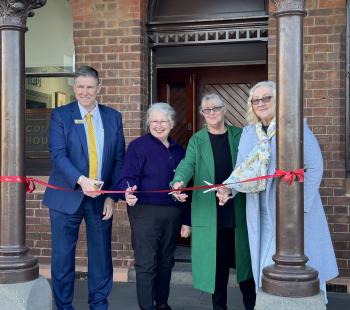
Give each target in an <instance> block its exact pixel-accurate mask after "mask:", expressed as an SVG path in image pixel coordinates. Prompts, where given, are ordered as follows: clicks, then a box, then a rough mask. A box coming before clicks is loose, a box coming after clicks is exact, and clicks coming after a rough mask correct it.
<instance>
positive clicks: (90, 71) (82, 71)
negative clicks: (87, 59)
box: [74, 66, 100, 84]
mask: <svg viewBox="0 0 350 310" xmlns="http://www.w3.org/2000/svg"><path fill="white" fill-rule="evenodd" d="M80 76H90V77H92V78H94V79H95V80H96V81H97V84H100V78H99V76H98V72H97V70H96V69H94V68H93V67H89V66H81V67H80V68H78V70H77V71H75V74H74V81H75V80H76V79H77V78H78V77H80Z"/></svg>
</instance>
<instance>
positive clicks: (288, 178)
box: [275, 169, 304, 186]
mask: <svg viewBox="0 0 350 310" xmlns="http://www.w3.org/2000/svg"><path fill="white" fill-rule="evenodd" d="M275 176H276V177H282V181H284V182H287V183H288V185H289V186H290V185H292V183H293V182H294V181H295V179H297V180H298V181H299V182H301V183H302V182H304V169H296V170H290V171H284V170H280V169H276V172H275Z"/></svg>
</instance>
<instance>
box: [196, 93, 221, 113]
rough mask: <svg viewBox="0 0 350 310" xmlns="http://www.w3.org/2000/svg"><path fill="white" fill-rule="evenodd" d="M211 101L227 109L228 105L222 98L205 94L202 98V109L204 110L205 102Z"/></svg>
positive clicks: (212, 94) (214, 94)
mask: <svg viewBox="0 0 350 310" xmlns="http://www.w3.org/2000/svg"><path fill="white" fill-rule="evenodd" d="M210 100H214V101H216V102H217V103H218V105H223V106H224V107H225V108H226V104H225V103H224V102H223V101H222V99H221V97H220V96H219V95H218V94H216V93H207V94H204V96H203V97H202V100H201V107H200V109H201V110H202V108H203V102H205V101H210Z"/></svg>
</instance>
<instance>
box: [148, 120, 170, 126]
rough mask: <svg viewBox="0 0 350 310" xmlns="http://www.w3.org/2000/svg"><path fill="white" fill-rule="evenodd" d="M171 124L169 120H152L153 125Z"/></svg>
mask: <svg viewBox="0 0 350 310" xmlns="http://www.w3.org/2000/svg"><path fill="white" fill-rule="evenodd" d="M168 124H169V121H151V125H154V126H157V125H162V126H166V125H168Z"/></svg>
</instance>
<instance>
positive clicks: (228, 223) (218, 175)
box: [209, 132, 235, 229]
mask: <svg viewBox="0 0 350 310" xmlns="http://www.w3.org/2000/svg"><path fill="white" fill-rule="evenodd" d="M209 138H210V143H211V147H212V149H213V155H214V166H215V184H221V183H222V182H223V181H225V180H226V179H227V178H228V177H229V176H230V174H231V172H232V169H233V167H232V156H231V150H230V143H229V139H228V133H227V132H225V133H224V134H218V135H214V134H211V133H209ZM216 208H217V228H218V229H223V228H229V227H235V212H234V203H233V199H229V200H228V201H227V202H226V204H225V205H223V206H220V205H219V201H218V200H216Z"/></svg>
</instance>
